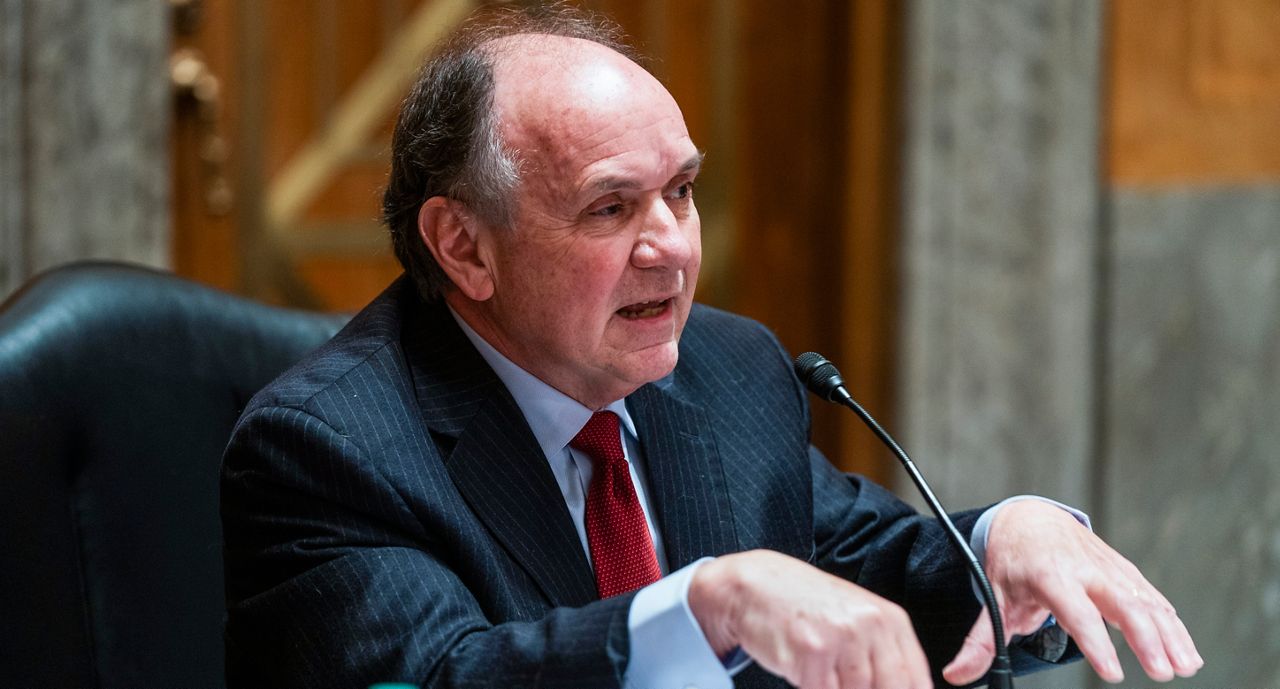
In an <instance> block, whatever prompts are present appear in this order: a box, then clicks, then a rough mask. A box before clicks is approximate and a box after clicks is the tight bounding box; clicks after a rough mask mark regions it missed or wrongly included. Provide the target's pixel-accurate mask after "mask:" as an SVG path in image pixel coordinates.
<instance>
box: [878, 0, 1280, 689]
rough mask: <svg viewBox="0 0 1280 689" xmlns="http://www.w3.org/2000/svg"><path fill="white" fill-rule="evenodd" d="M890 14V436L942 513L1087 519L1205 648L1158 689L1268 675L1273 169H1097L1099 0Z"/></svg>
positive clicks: (1276, 424) (1278, 512)
mask: <svg viewBox="0 0 1280 689" xmlns="http://www.w3.org/2000/svg"><path fill="white" fill-rule="evenodd" d="M909 10H910V13H909V24H908V26H909V32H908V47H907V50H906V53H907V55H908V56H909V57H908V61H909V69H908V79H907V82H908V83H907V93H908V101H907V112H908V116H909V122H908V126H907V134H906V149H907V150H906V158H905V168H904V190H903V191H904V193H903V200H904V201H903V202H904V207H903V214H904V215H903V217H904V246H903V251H904V255H903V261H904V263H903V281H902V286H903V294H902V300H903V301H902V312H901V313H902V318H901V323H902V328H901V331H900V338H901V339H900V352H901V370H902V372H903V375H902V376H901V383H900V388H899V391H898V398H899V399H900V400H901V408H900V409H899V415H898V418H899V419H901V421H900V425H901V426H902V429H901V430H902V435H903V436H904V437H903V444H904V445H905V446H906V447H907V449H908V450H909V451H910V452H912V453H913V455H915V457H916V459H917V461H918V463H919V464H920V465H921V466H922V468H923V470H924V471H925V472H926V474H927V475H928V476H930V477H931V478H932V480H933V482H934V483H935V485H936V488H937V492H938V493H939V494H940V496H941V497H943V499H944V501H945V502H947V503H948V504H950V505H951V506H953V507H955V508H959V507H967V506H976V505H980V504H984V503H989V502H991V501H994V500H997V499H999V498H1000V497H1003V496H1005V495H1009V494H1013V493H1019V492H1027V491H1031V492H1037V493H1040V494H1045V495H1049V496H1053V497H1057V498H1060V499H1063V500H1065V501H1067V502H1070V503H1073V504H1076V505H1079V506H1081V507H1082V508H1084V509H1086V510H1087V511H1089V512H1090V513H1091V514H1092V515H1093V516H1094V518H1095V527H1096V528H1097V530H1098V531H1099V533H1101V534H1102V535H1103V536H1104V537H1105V538H1106V539H1107V540H1109V541H1110V542H1112V543H1113V544H1114V545H1115V546H1116V547H1117V548H1118V549H1119V550H1120V551H1121V552H1122V553H1124V554H1126V555H1127V556H1128V557H1130V558H1131V559H1132V560H1133V561H1134V562H1135V563H1137V564H1138V566H1139V567H1140V568H1141V569H1142V570H1143V571H1144V572H1146V573H1147V574H1148V576H1149V577H1150V578H1151V579H1152V580H1153V581H1154V582H1155V583H1156V584H1157V585H1158V586H1159V587H1161V589H1162V590H1164V591H1165V592H1166V593H1167V594H1168V596H1169V597H1170V599H1171V600H1172V601H1173V602H1174V603H1175V605H1177V606H1178V607H1179V609H1180V611H1181V612H1182V614H1183V618H1184V620H1185V621H1186V622H1187V624H1188V626H1189V628H1190V629H1191V630H1192V633H1193V635H1194V636H1195V637H1196V639H1197V641H1198V644H1199V646H1200V649H1201V652H1202V655H1203V656H1204V657H1205V658H1206V660H1207V661H1208V665H1207V666H1206V668H1205V669H1204V670H1203V671H1202V673H1201V674H1200V675H1199V676H1198V677H1196V678H1194V679H1191V680H1179V681H1176V682H1174V683H1173V684H1172V686H1174V687H1183V688H1185V689H1192V688H1196V689H1202V688H1203V687H1269V686H1276V685H1277V684H1280V449H1277V448H1280V184H1271V185H1269V186H1268V185H1261V186H1256V187H1241V186H1236V187H1226V186H1224V187H1203V186H1202V187H1195V188H1159V189H1156V188H1152V189H1141V188H1129V187H1114V186H1111V185H1109V184H1108V181H1107V180H1106V179H1104V178H1103V177H1102V174H1101V172H1100V170H1099V169H1098V163H1097V161H1098V159H1099V158H1100V151H1101V148H1100V146H1101V145H1102V142H1101V141H1100V137H1099V113H1100V112H1101V111H1102V110H1103V109H1104V107H1105V104H1103V103H1101V102H1100V98H1099V94H1100V92H1101V89H1102V85H1103V82H1104V76H1103V74H1102V73H1101V72H1102V70H1101V59H1100V58H1101V55H1102V54H1103V50H1104V46H1103V45H1102V39H1101V37H1102V33H1103V24H1102V19H1103V18H1102V16H1101V14H1102V13H1101V6H1100V3H1098V2H1096V1H1093V0H1028V1H1025V2H1012V1H1001V2H996V1H992V2H982V3H957V2H949V1H947V0H913V2H911V4H910V5H909ZM902 492H904V493H909V492H910V489H909V487H908V486H907V485H906V484H905V481H904V482H903V486H902ZM1121 656H1122V658H1125V659H1127V660H1126V663H1127V664H1126V675H1127V678H1128V679H1127V680H1126V682H1125V685H1126V686H1148V685H1151V684H1153V683H1152V682H1151V681H1150V680H1148V679H1146V678H1145V676H1144V675H1142V674H1141V671H1140V669H1139V668H1138V667H1137V665H1136V663H1135V662H1133V660H1132V656H1131V654H1129V653H1128V652H1127V651H1122V653H1121ZM1018 686H1019V687H1023V688H1026V687H1062V688H1064V689H1065V688H1066V687H1085V686H1091V687H1101V686H1102V684H1101V682H1100V681H1099V680H1098V679H1097V678H1096V677H1095V676H1094V675H1093V673H1092V672H1091V671H1089V670H1088V669H1087V668H1085V667H1084V666H1083V665H1078V666H1076V667H1074V668H1072V669H1069V670H1065V671H1058V672H1054V673H1048V674H1045V675H1038V676H1035V677H1029V678H1025V679H1023V680H1021V681H1019V683H1018Z"/></svg>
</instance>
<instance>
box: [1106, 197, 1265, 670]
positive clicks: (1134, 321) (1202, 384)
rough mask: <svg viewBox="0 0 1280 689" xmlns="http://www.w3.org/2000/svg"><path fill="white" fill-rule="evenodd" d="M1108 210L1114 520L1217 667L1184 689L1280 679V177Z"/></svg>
mask: <svg viewBox="0 0 1280 689" xmlns="http://www.w3.org/2000/svg"><path fill="white" fill-rule="evenodd" d="M1109 208H1110V213H1109V216H1110V218H1111V225H1112V232H1111V236H1110V240H1109V241H1110V243H1111V248H1110V254H1111V255H1110V259H1109V261H1108V265H1109V266H1110V267H1109V273H1110V278H1109V280H1108V282H1109V289H1108V293H1109V294H1110V299H1109V304H1108V307H1107V311H1106V317H1107V331H1108V333H1109V336H1108V338H1107V376H1106V379H1105V380H1106V395H1105V412H1106V417H1105V418H1106V422H1105V427H1106V432H1105V436H1104V442H1103V444H1102V454H1101V457H1100V470H1101V475H1102V478H1103V483H1102V493H1103V496H1104V500H1103V502H1102V504H1101V506H1100V507H1101V513H1102V516H1103V521H1104V524H1105V528H1106V530H1107V533H1108V536H1109V538H1110V540H1111V541H1112V542H1113V543H1114V544H1115V545H1116V547H1117V548H1118V549H1119V550H1120V551H1121V552H1123V553H1125V554H1126V555H1128V556H1130V557H1131V558H1133V559H1134V561H1135V562H1137V563H1138V564H1139V566H1140V567H1141V568H1142V569H1143V570H1144V571H1145V572H1146V573H1147V575H1148V576H1149V577H1150V578H1151V580H1152V581H1153V582H1154V583H1156V584H1157V586H1159V587H1160V588H1161V589H1162V590H1164V591H1165V592H1166V593H1167V594H1168V595H1169V597H1170V598H1171V599H1172V600H1173V601H1174V603H1175V604H1176V605H1177V606H1178V609H1179V611H1180V613H1181V615H1182V617H1183V620H1184V621H1185V622H1186V624H1187V626H1188V628H1189V629H1190V630H1191V631H1192V633H1193V635H1194V636H1195V637H1196V639H1197V643H1198V644H1199V646H1200V650H1201V655H1203V656H1204V658H1205V660H1206V661H1207V664H1206V666H1205V668H1204V669H1203V670H1202V671H1201V674H1200V675H1199V676H1197V677H1195V678H1194V679H1192V680H1184V681H1179V682H1176V683H1174V686H1181V687H1184V688H1186V689H1192V688H1201V687H1273V686H1276V685H1277V684H1280V185H1273V186H1269V187H1268V186H1258V187H1253V188H1219V189H1204V188H1188V189H1181V190H1180V189H1171V190H1161V191H1144V190H1134V189H1122V190H1117V191H1115V192H1113V194H1112V198H1111V200H1110V203H1109ZM1125 672H1126V675H1127V676H1129V677H1136V676H1137V674H1136V673H1137V672H1138V668H1137V666H1136V665H1135V664H1134V663H1133V662H1130V663H1128V665H1127V666H1126V668H1125Z"/></svg>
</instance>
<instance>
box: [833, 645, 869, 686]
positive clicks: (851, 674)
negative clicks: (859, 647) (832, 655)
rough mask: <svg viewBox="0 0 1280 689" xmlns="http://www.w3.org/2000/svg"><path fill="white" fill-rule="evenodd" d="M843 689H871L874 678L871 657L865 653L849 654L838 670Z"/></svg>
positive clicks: (843, 659) (842, 660)
mask: <svg viewBox="0 0 1280 689" xmlns="http://www.w3.org/2000/svg"><path fill="white" fill-rule="evenodd" d="M838 671H839V678H840V687H841V689H870V687H871V682H872V680H873V678H874V671H873V670H872V667H871V657H870V655H868V654H867V653H866V652H865V651H864V652H862V653H854V652H851V653H849V654H848V655H847V656H846V657H843V658H842V659H841V661H840V666H839V668H838Z"/></svg>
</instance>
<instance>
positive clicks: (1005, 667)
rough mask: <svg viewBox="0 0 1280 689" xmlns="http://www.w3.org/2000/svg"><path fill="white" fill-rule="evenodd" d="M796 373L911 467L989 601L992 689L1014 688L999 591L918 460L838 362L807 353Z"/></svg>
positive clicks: (989, 677) (911, 473)
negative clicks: (858, 396) (851, 386)
mask: <svg viewBox="0 0 1280 689" xmlns="http://www.w3.org/2000/svg"><path fill="white" fill-rule="evenodd" d="M795 372H796V377H798V378H799V379H800V380H801V382H803V383H804V384H805V386H806V387H808V388H809V391H810V392H812V393H813V394H815V395H817V396H818V397H821V398H822V399H824V400H826V401H828V402H834V403H836V404H839V405H842V406H845V407H848V408H849V409H852V410H853V413H855V414H857V415H858V418H860V419H862V422H863V423H865V424H866V425H867V427H868V428H870V429H871V432H872V433H875V434H876V437H877V438H879V439H880V441H881V442H883V443H884V444H885V445H886V446H887V447H888V448H889V449H890V450H892V451H893V454H894V456H896V457H897V458H898V461H899V462H900V463H901V464H902V467H903V468H904V469H906V470H907V474H908V475H909V476H910V477H911V481H912V482H913V483H915V484H916V488H917V489H918V490H919V491H920V495H922V496H924V500H925V502H927V503H928V504H929V509H931V510H933V513H934V515H935V516H937V517H938V521H940V522H942V526H943V528H944V529H945V530H946V532H947V535H948V536H949V537H950V538H951V543H952V544H953V545H955V546H956V548H958V549H959V550H960V552H961V553H963V554H964V556H965V559H966V560H968V564H969V572H970V573H971V574H972V575H973V578H974V580H975V581H977V582H978V588H979V589H980V590H981V591H982V598H983V600H984V601H985V602H986V604H987V613H988V614H989V615H990V616H991V630H992V633H993V636H995V649H996V657H995V660H993V661H992V663H991V670H990V672H989V674H988V675H987V682H988V684H987V686H988V687H990V689H1013V670H1012V668H1011V666H1010V663H1009V647H1008V645H1007V644H1006V643H1005V641H1004V624H1003V622H1002V621H1001V619H1000V607H999V605H998V604H997V603H996V595H995V592H994V591H993V590H992V589H991V581H990V580H989V579H987V573H986V571H985V570H984V569H983V568H982V563H980V562H978V556H977V555H975V554H974V553H973V550H972V549H971V548H970V547H969V544H968V543H967V542H965V539H964V536H962V535H960V531H959V530H958V529H956V525H955V524H954V523H953V522H952V521H951V517H949V516H947V512H946V510H944V509H942V504H941V503H939V502H938V498H937V497H935V496H934V494H933V491H932V490H931V489H930V488H929V484H928V483H927V482H925V480H924V476H922V475H921V474H920V471H919V470H918V469H916V465H915V463H914V462H912V461H911V458H910V457H908V456H907V453H906V452H905V451H904V450H903V449H902V447H901V446H900V445H898V443H897V442H896V441H895V440H894V439H893V436H890V435H889V433H888V432H887V431H885V430H884V428H883V427H881V426H880V424H879V423H877V422H876V420H875V419H874V418H872V417H871V415H870V414H868V413H867V410H865V409H863V408H862V405H860V404H858V403H857V401H855V400H854V399H853V396H852V395H850V394H849V391H848V390H846V389H845V387H844V378H843V377H842V376H841V375H840V371H839V369H837V368H836V367H835V364H833V363H831V362H830V361H827V359H826V357H824V356H822V355H821V354H818V353H817V352H805V353H804V354H801V355H800V356H798V357H796V362H795Z"/></svg>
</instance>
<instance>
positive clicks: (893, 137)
mask: <svg viewBox="0 0 1280 689" xmlns="http://www.w3.org/2000/svg"><path fill="white" fill-rule="evenodd" d="M849 35H850V36H851V37H852V38H851V39H850V46H849V48H850V53H851V56H850V60H849V75H848V84H849V86H848V88H849V116H848V122H849V125H848V126H849V139H848V144H847V146H846V148H845V156H846V160H847V163H846V164H847V166H848V170H849V176H848V179H847V182H846V185H845V197H844V200H845V219H846V222H847V227H848V229H847V231H846V232H845V241H844V256H843V258H844V265H845V268H846V269H845V271H844V272H843V275H844V282H843V285H842V291H843V305H844V309H843V312H842V314H841V316H842V318H841V325H842V328H841V333H842V337H841V343H840V347H839V349H837V350H836V351H837V352H838V354H839V356H840V360H841V361H842V362H844V367H843V369H842V371H843V373H844V375H845V381H846V382H847V383H848V387H849V390H850V391H851V392H852V393H853V394H854V396H855V397H856V398H857V399H858V402H859V403H860V404H862V406H863V407H865V408H866V409H867V411H869V412H870V413H871V414H872V416H875V417H876V419H877V420H879V421H880V423H881V424H882V425H884V426H885V427H886V428H888V429H890V433H895V434H896V432H897V429H896V424H895V418H894V414H893V411H894V408H895V405H896V400H895V398H894V394H893V391H894V389H895V385H894V383H895V381H894V378H893V373H894V370H895V357H896V354H897V348H896V347H895V346H894V344H895V342H896V341H897V335H898V334H897V323H896V316H897V313H896V309H895V305H896V304H897V301H898V290H897V284H898V274H897V273H898V271H897V267H898V251H897V247H898V237H899V232H898V185H897V180H898V175H899V166H898V158H899V155H898V154H899V151H900V148H901V136H900V134H901V132H900V131H899V129H900V128H899V118H900V114H901V102H900V97H899V94H900V92H901V87H902V84H901V81H900V78H899V72H898V70H899V66H900V65H901V43H902V40H901V39H902V5H901V4H899V3H891V2H884V1H882V0H860V1H859V2H856V3H854V4H853V11H852V12H851V13H850V15H849ZM840 443H841V444H840V448H841V451H842V456H843V458H844V460H845V464H846V466H848V467H849V468H850V469H853V468H857V469H858V470H860V471H861V472H862V473H867V474H870V475H872V476H875V477H877V478H878V479H879V480H882V481H883V480H887V479H888V477H890V476H894V475H896V469H894V467H895V466H896V465H895V461H896V460H894V459H893V457H892V455H891V454H890V453H889V451H888V450H887V449H886V448H885V447H884V446H883V445H882V444H881V443H880V441H879V440H878V439H877V438H876V437H875V436H874V435H873V434H872V433H871V432H870V431H869V430H868V429H867V428H865V427H863V425H862V424H860V423H855V422H853V421H852V419H847V420H846V421H845V422H844V424H843V425H842V426H841V438H840Z"/></svg>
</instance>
